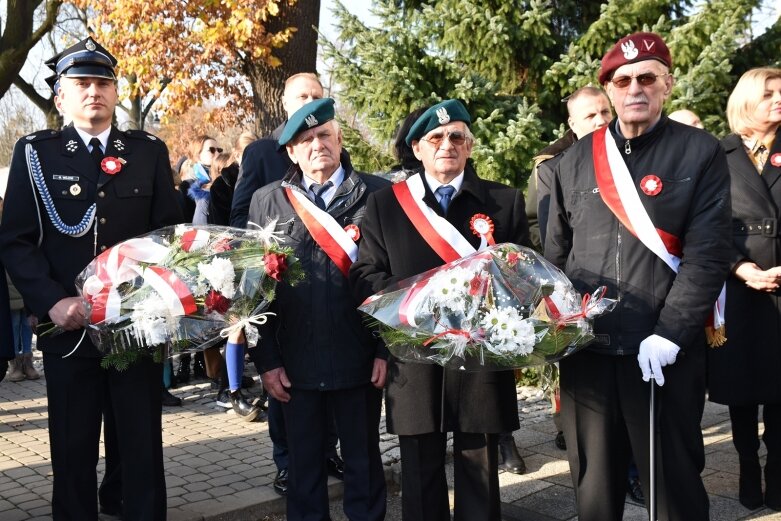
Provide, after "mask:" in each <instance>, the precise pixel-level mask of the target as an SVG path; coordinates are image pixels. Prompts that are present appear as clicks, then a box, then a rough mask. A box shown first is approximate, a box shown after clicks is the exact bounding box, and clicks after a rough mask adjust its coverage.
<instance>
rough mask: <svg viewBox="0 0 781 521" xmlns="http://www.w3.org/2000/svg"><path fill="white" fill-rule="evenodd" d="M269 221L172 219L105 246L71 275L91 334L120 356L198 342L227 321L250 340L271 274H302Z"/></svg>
mask: <svg viewBox="0 0 781 521" xmlns="http://www.w3.org/2000/svg"><path fill="white" fill-rule="evenodd" d="M275 225H276V223H275V222H272V223H270V224H269V226H267V227H266V228H263V229H249V230H242V229H238V228H228V227H222V226H194V225H178V226H171V227H167V228H162V229H159V230H156V231H154V232H151V233H149V234H146V235H143V236H140V237H136V238H133V239H129V240H126V241H123V242H121V243H119V244H117V245H115V246H113V247H112V248H110V249H108V250H106V251H104V252H103V253H101V254H100V255H99V256H98V257H96V258H95V259H93V261H92V262H91V263H90V264H89V265H88V266H87V267H86V268H85V269H84V270H83V271H82V272H81V273H80V274H79V276H78V277H77V279H76V288H77V290H78V291H79V293H80V295H81V296H82V297H83V298H84V300H85V301H86V305H87V310H88V317H89V326H88V327H87V332H88V334H89V336H90V338H91V339H92V340H93V342H94V343H95V345H96V346H97V347H98V349H99V350H101V351H102V352H103V353H105V354H107V355H118V356H120V357H121V356H122V354H123V353H127V352H150V353H151V352H158V353H161V354H163V356H170V355H171V354H174V353H179V352H188V351H194V350H200V349H204V348H206V347H209V346H211V345H214V344H216V343H218V342H219V341H220V340H221V339H222V338H226V337H227V336H228V334H229V333H230V328H243V329H244V331H245V335H246V337H247V341H248V344H249V345H250V346H252V345H254V344H255V343H256V342H257V340H258V331H257V328H256V327H255V326H257V325H261V324H263V323H264V322H265V320H266V319H267V317H266V313H265V311H266V309H267V308H268V306H269V304H270V303H271V301H272V300H273V299H274V292H275V289H276V284H277V282H279V281H281V280H283V279H284V280H286V281H288V282H291V283H295V282H297V281H298V280H300V279H301V278H302V277H303V274H302V273H301V269H300V265H299V264H298V263H297V261H296V259H295V258H294V257H293V256H292V250H291V249H290V248H286V247H283V246H280V244H279V240H278V236H277V235H276V233H275V230H274V227H275ZM160 347H162V348H163V349H162V350H160V349H158V348H160Z"/></svg>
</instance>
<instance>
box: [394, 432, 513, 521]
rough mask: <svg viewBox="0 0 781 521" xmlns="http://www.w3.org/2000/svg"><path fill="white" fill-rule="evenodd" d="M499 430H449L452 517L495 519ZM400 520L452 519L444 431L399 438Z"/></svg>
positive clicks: (465, 520) (497, 510)
mask: <svg viewBox="0 0 781 521" xmlns="http://www.w3.org/2000/svg"><path fill="white" fill-rule="evenodd" d="M497 440H498V435H497V434H475V433H466V432H454V433H453V472H454V495H455V508H454V519H455V521H499V519H501V513H500V500H499V470H498V467H497V465H498V449H497ZM399 448H400V449H401V508H402V517H403V518H404V521H447V520H449V519H450V503H449V500H448V490H447V478H446V476H445V453H446V448H447V434H446V433H443V432H432V433H426V434H416V435H412V436H399Z"/></svg>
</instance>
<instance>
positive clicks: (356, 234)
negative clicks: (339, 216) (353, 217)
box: [344, 224, 361, 242]
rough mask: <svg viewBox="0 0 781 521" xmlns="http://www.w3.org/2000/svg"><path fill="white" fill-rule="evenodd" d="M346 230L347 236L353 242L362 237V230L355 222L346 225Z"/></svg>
mask: <svg viewBox="0 0 781 521" xmlns="http://www.w3.org/2000/svg"><path fill="white" fill-rule="evenodd" d="M344 231H345V232H347V236H348V237H350V239H352V241H353V242H358V239H360V238H361V230H360V229H359V228H358V226H357V225H355V224H348V225H347V226H345V227H344Z"/></svg>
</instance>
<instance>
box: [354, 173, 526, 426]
mask: <svg viewBox="0 0 781 521" xmlns="http://www.w3.org/2000/svg"><path fill="white" fill-rule="evenodd" d="M416 175H421V174H416ZM424 179H425V177H424ZM424 184H425V182H424ZM424 201H425V202H426V204H428V205H429V206H430V207H431V208H433V209H434V210H435V211H436V212H437V213H438V214H439V215H442V209H441V208H440V206H439V203H438V202H437V200H436V197H435V196H434V194H433V192H431V189H430V188H429V187H428V185H427V184H426V195H425V197H424ZM477 213H482V214H486V215H488V216H489V217H490V218H491V219H492V220H493V222H494V226H495V229H494V237H495V239H496V242H512V243H516V244H521V245H524V246H528V240H529V229H528V225H527V224H526V212H525V210H524V203H523V197H522V194H521V193H520V191H518V190H516V189H514V188H510V187H508V186H505V185H501V184H499V183H494V182H491V181H484V180H482V179H480V178H479V177H477V174H476V173H475V172H474V170H472V168H471V167H469V166H467V168H466V171H465V173H464V182H463V184H462V185H461V189H460V190H459V191H458V193H457V194H455V196H453V199H452V201H451V203H450V206H449V208H448V212H447V216H446V218H447V220H448V221H449V222H450V223H451V224H453V226H455V227H456V229H458V230H459V231H460V232H461V234H462V235H463V236H464V237H465V238H466V239H467V240H468V241H469V242H470V243H471V244H472V245H473V246H474V247H475V248H477V247H478V246H479V244H480V239H479V237H477V236H475V235H474V234H473V233H472V232H471V230H470V228H469V222H470V219H471V218H472V216H474V215H475V214H477ZM362 235H363V242H362V243H361V248H360V250H359V251H358V260H357V261H356V262H355V263H354V264H353V266H352V268H351V270H350V283H351V284H352V286H353V291H355V294H356V298H357V300H359V301H361V302H363V300H365V299H366V297H368V296H370V295H372V294H373V293H376V292H378V291H380V290H383V289H385V288H386V287H388V286H390V285H391V284H393V283H394V282H398V281H400V280H402V279H405V278H408V277H412V276H413V275H418V274H419V273H423V272H424V271H427V270H430V269H432V268H436V267H438V266H442V265H443V264H444V262H443V261H442V259H441V258H440V257H439V255H437V254H436V253H435V252H434V250H433V249H432V248H431V247H430V246H429V245H428V243H426V241H425V240H424V239H423V238H422V237H421V236H420V234H419V233H418V232H417V230H416V229H415V228H414V226H413V225H412V223H411V222H410V220H409V219H408V218H407V216H406V214H405V213H404V210H403V209H402V207H401V205H400V204H399V202H398V200H397V199H396V197H395V195H394V193H393V190H391V189H390V188H388V189H385V190H381V191H379V192H377V193H375V194H372V195H371V196H370V197H369V201H368V203H367V205H366V219H365V220H364V225H363V229H362ZM385 400H386V404H387V407H388V409H387V422H388V431H389V432H393V433H395V434H403V435H414V434H423V433H430V432H446V431H459V432H475V433H481V432H488V433H499V432H509V431H512V430H515V429H517V428H518V410H517V403H516V396H515V378H514V375H513V372H512V371H488V372H483V373H466V372H463V371H455V370H450V369H443V368H442V367H441V366H438V365H434V364H421V363H404V362H400V361H398V360H396V359H395V358H394V357H391V358H390V359H389V362H388V381H387V390H386V395H385Z"/></svg>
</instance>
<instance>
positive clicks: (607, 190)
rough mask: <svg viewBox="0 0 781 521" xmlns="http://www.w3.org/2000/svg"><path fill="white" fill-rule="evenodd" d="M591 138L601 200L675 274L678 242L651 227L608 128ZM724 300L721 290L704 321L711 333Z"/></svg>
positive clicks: (718, 323)
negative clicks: (710, 315) (706, 319)
mask: <svg viewBox="0 0 781 521" xmlns="http://www.w3.org/2000/svg"><path fill="white" fill-rule="evenodd" d="M593 136H594V137H593V147H592V152H593V153H592V155H593V158H594V175H595V177H596V181H597V186H598V187H599V194H600V196H601V197H602V200H603V201H604V202H605V204H606V205H607V207H608V208H609V209H610V211H611V212H613V214H614V215H615V216H616V218H617V219H618V220H619V221H620V222H621V224H623V225H624V227H626V229H627V230H629V231H630V232H631V233H632V235H634V236H635V237H637V238H638V239H639V240H640V242H642V243H643V244H644V245H645V246H646V247H647V248H648V249H649V250H651V251H652V252H653V253H654V254H656V255H657V256H658V257H659V258H660V259H662V260H663V261H664V262H665V264H667V265H668V266H669V267H670V269H671V270H673V271H674V272H675V273H678V267H679V265H680V263H681V255H682V253H683V250H682V247H681V241H680V239H679V238H678V237H676V236H674V235H672V234H670V233H667V232H666V231H664V230H660V229H659V228H656V227H655V226H654V224H653V222H652V221H651V217H650V216H649V215H648V212H646V210H645V207H644V206H643V203H642V201H640V195H639V194H638V193H637V189H636V188H635V185H634V181H633V180H632V176H631V174H630V173H629V169H628V168H627V166H626V163H625V162H624V159H623V158H622V157H621V152H620V151H619V150H618V147H617V146H616V142H615V140H614V139H613V136H612V135H611V134H610V132H608V127H607V126H605V127H602V128H601V129H599V130H597V131H595V132H594V134H593ZM725 299H726V291H725V288H724V287H723V286H722V289H721V293H720V294H719V298H718V299H717V301H716V303H715V305H714V306H713V316H712V317H710V319H709V320H708V325H709V326H712V327H713V328H714V329H719V328H721V327H723V326H724V304H725Z"/></svg>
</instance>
